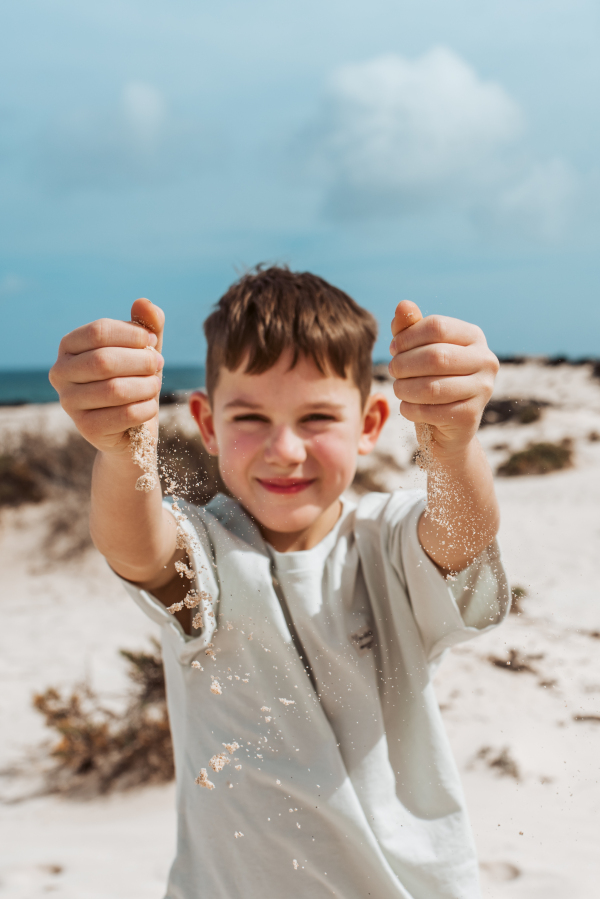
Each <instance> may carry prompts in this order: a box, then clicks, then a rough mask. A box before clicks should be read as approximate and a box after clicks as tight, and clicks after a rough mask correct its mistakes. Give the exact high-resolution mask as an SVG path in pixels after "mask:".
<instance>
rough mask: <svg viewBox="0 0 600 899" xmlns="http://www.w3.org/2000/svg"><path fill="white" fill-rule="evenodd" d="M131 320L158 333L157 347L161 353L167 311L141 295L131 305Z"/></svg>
mask: <svg viewBox="0 0 600 899" xmlns="http://www.w3.org/2000/svg"><path fill="white" fill-rule="evenodd" d="M131 321H132V322H135V323H136V324H138V325H142V327H143V328H146V330H147V331H151V332H152V333H153V334H156V338H157V343H156V346H155V349H157V350H158V352H159V353H160V351H161V350H162V343H163V331H164V327H165V313H164V312H163V311H162V309H161V308H160V306H155V305H154V303H151V302H150V300H147V299H146V298H145V297H140V298H139V299H137V300H136V301H135V302H134V304H133V306H132V307H131Z"/></svg>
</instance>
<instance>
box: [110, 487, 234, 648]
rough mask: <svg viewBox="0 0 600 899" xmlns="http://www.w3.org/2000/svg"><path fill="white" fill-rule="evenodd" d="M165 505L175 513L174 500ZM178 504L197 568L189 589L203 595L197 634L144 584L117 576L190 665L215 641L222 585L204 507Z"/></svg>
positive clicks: (165, 501) (183, 527)
mask: <svg viewBox="0 0 600 899" xmlns="http://www.w3.org/2000/svg"><path fill="white" fill-rule="evenodd" d="M163 506H164V508H166V509H167V511H168V512H170V513H172V507H171V502H170V501H169V500H168V499H165V500H164V501H163ZM178 506H179V509H180V512H181V513H182V518H181V520H180V521H179V525H180V526H181V528H182V529H183V531H184V532H185V534H186V536H187V537H188V538H189V540H188V545H189V546H190V550H189V552H188V557H189V561H190V563H191V566H192V568H193V570H194V579H193V580H190V582H189V583H190V589H195V590H197V591H198V593H200V594H201V595H202V596H203V601H202V602H201V604H200V607H199V610H200V612H201V615H202V628H201V630H200V631H199V633H198V635H193V634H192V635H189V634H186V633H185V631H184V630H183V628H182V627H181V625H180V623H179V621H177V619H176V618H175V617H174V616H173V615H171V613H170V612H168V611H167V609H166V607H165V606H164V605H163V603H162V602H161V601H160V600H159V599H157V598H156V597H155V596H153V595H152V593H149V592H148V591H147V590H142V589H141V587H138V586H137V585H136V584H133V583H132V582H131V581H127V580H125V578H122V577H120V576H119V575H116V576H117V577H118V578H119V580H120V581H121V583H122V584H123V586H124V587H125V589H126V591H127V593H128V594H129V596H130V597H131V598H132V599H133V601H134V602H135V603H136V605H138V606H139V607H140V609H141V610H142V611H143V612H144V614H146V615H147V616H148V617H149V618H151V619H152V621H154V622H155V623H156V624H158V625H159V627H160V628H161V629H162V635H163V638H164V639H166V640H167V641H168V642H169V643H170V645H171V646H172V648H173V649H174V650H175V653H176V655H177V657H178V658H179V661H180V662H181V664H184V665H187V664H189V661H190V660H191V659H192V658H194V657H195V656H196V655H197V653H199V652H201V651H202V650H203V649H205V648H206V647H207V646H208V644H209V643H210V642H211V640H212V637H213V634H214V632H215V630H216V625H217V609H218V600H219V586H218V581H217V577H216V571H215V566H214V563H213V555H214V554H213V549H212V544H211V541H210V537H209V534H208V529H207V528H206V526H205V524H204V513H203V510H202V509H199V508H198V507H197V506H193V505H192V504H191V503H184V502H182V501H181V500H178Z"/></svg>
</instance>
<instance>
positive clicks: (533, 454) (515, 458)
mask: <svg viewBox="0 0 600 899" xmlns="http://www.w3.org/2000/svg"><path fill="white" fill-rule="evenodd" d="M572 465H573V448H572V446H571V443H570V441H569V440H564V441H563V442H562V443H532V444H531V446H529V447H527V449H525V450H521V452H519V453H513V455H512V456H509V458H508V459H507V460H506V462H503V463H502V465H500V466H498V469H497V471H496V474H498V475H501V476H503V477H517V476H520V475H532V474H550V472H553V471H560V470H561V469H563V468H570V467H571V466H572Z"/></svg>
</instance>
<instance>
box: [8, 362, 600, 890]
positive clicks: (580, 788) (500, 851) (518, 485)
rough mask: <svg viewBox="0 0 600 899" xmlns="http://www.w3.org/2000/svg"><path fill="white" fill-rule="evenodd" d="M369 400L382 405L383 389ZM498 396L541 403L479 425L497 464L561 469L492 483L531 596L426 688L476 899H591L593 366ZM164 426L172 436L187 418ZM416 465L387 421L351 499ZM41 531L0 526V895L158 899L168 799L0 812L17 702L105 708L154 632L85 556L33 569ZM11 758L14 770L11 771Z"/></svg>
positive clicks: (46, 411)
mask: <svg viewBox="0 0 600 899" xmlns="http://www.w3.org/2000/svg"><path fill="white" fill-rule="evenodd" d="M377 386H378V388H379V387H380V388H381V389H383V390H384V391H386V392H388V393H389V394H390V396H391V397H392V400H393V396H392V394H391V385H390V384H389V383H387V382H382V383H381V384H378V385H377ZM495 397H496V398H498V399H502V398H519V397H520V398H525V399H534V400H538V401H539V402H541V403H548V404H550V405H548V406H544V407H543V412H542V415H541V417H540V418H539V419H538V420H537V421H534V422H532V423H530V424H519V423H517V422H515V421H509V422H506V423H504V424H494V425H489V426H487V427H485V428H482V430H481V432H480V434H481V440H482V443H483V445H484V447H485V449H486V451H487V452H488V454H489V457H490V460H491V462H492V464H493V465H494V467H497V466H498V465H499V464H501V463H502V462H503V461H504V460H505V459H506V458H507V457H508V456H509V455H510V453H512V452H516V451H519V450H521V449H523V448H524V447H526V446H527V445H528V444H529V443H532V442H541V441H552V442H558V441H562V440H564V439H569V440H571V441H572V444H571V445H572V450H573V458H574V465H573V467H572V468H570V469H565V470H564V471H559V472H556V473H554V474H550V475H544V476H540V475H538V476H525V477H517V478H498V479H497V487H498V492H499V496H500V503H501V508H502V530H501V543H502V548H503V552H504V556H505V560H506V563H507V567H508V571H509V576H510V578H511V582H512V584H513V585H518V586H521V587H523V588H525V589H526V590H527V595H526V596H525V597H524V598H523V599H522V601H521V606H522V611H521V613H520V614H514V615H511V616H510V619H509V621H508V622H507V623H506V624H505V625H504V626H503V627H502V628H501V629H499V630H498V631H497V632H495V633H493V634H490V635H487V636H486V637H483V638H480V639H479V640H477V641H474V642H473V643H472V644H469V645H466V646H461V647H458V648H457V649H456V650H454V651H453V652H452V653H451V654H450V655H449V656H448V657H447V659H446V660H445V662H444V664H443V666H442V667H441V669H440V671H439V673H438V675H437V689H438V693H439V698H440V703H441V706H442V710H443V713H444V717H445V720H446V724H447V728H448V732H449V734H450V739H451V742H452V746H453V750H454V753H455V756H456V759H457V762H458V765H459V768H460V771H461V774H462V777H463V782H464V785H465V790H466V793H467V799H468V804H469V807H470V810H471V816H472V821H473V828H474V832H475V838H476V841H477V844H478V848H479V855H480V861H481V869H482V886H483V895H484V896H485V897H486V899H538V897H539V899H542V897H543V899H554V897H557V899H558V897H560V899H565V897H569V899H579V897H581V899H590V897H592V896H595V895H597V893H598V887H597V883H598V880H599V879H600V861H599V860H598V851H597V828H598V825H597V821H598V814H599V810H600V785H599V783H598V761H597V760H598V757H599V756H600V661H599V660H600V601H599V600H600V579H599V577H598V574H597V563H596V559H597V555H598V545H599V544H598V541H599V538H600V511H599V510H600V440H598V439H596V436H597V435H598V434H600V380H598V379H597V378H594V377H592V370H591V366H579V367H571V366H567V365H563V366H557V367H548V366H544V365H542V364H541V363H535V362H529V363H526V364H524V365H505V366H503V368H502V370H501V372H500V376H499V378H498V384H497V390H496V394H495ZM394 402H395V401H394ZM164 414H165V416H166V417H169V418H170V419H173V418H174V417H175V418H177V419H179V418H181V419H182V420H183V417H184V416H185V411H184V410H181V409H178V408H176V407H168V408H167V409H166V410H165V413H164ZM25 425H26V426H28V427H36V428H41V433H60V431H61V429H64V428H66V427H68V426H69V425H68V420H67V419H66V416H64V414H63V413H62V411H61V410H60V409H59V407H58V406H48V407H26V408H23V409H11V410H6V409H5V410H0V440H2V441H4V443H6V442H7V441H8V442H10V439H11V434H12V435H14V434H15V433H17V432H18V430H19V429H20V428H22V427H23V426H25ZM595 435H596V436H595ZM414 449H415V440H414V433H413V430H412V426H410V425H409V424H408V423H406V422H404V420H403V419H401V417H400V416H399V415H397V414H393V415H392V417H391V420H390V422H389V425H388V426H387V427H386V431H385V433H384V435H383V438H382V441H381V444H380V447H379V449H378V451H377V453H376V454H374V455H373V456H372V457H370V458H368V459H366V460H364V462H363V463H362V465H361V472H362V475H363V477H362V483H363V487H364V486H366V487H367V488H368V487H369V484H371V485H372V484H373V483H374V484H375V485H377V484H379V485H380V486H381V487H382V488H384V487H385V488H388V489H391V488H393V487H400V486H414V485H415V484H417V483H420V482H422V477H423V475H422V474H421V473H420V472H419V471H418V469H417V468H416V467H415V466H414V465H413V464H412V463H411V457H412V455H413V452H414ZM358 486H360V485H358ZM44 515H45V512H44V505H43V504H42V505H38V506H27V507H21V508H19V509H5V510H4V511H3V512H2V515H1V516H0V571H1V572H2V574H1V597H0V602H1V607H2V618H3V627H2V629H1V630H0V683H1V685H2V689H1V690H0V715H1V716H2V720H3V722H6V723H7V724H6V725H5V726H4V727H3V733H4V739H3V740H2V743H1V744H0V768H2V769H3V770H4V774H3V776H2V777H1V778H0V793H1V795H2V796H3V797H4V799H5V801H4V802H3V803H0V845H1V846H2V852H1V862H0V896H2V897H6V899H41V897H42V896H46V895H47V894H48V893H49V892H51V893H52V894H53V895H55V896H57V897H60V899H138V897H139V899H142V897H143V899H160V897H161V896H162V895H163V893H162V890H163V887H164V882H165V878H166V873H167V869H168V865H169V862H170V859H171V856H172V853H173V848H174V836H175V835H174V820H175V818H174V813H173V802H174V791H173V788H172V786H167V787H161V788H147V789H143V790H139V791H134V792H131V793H128V794H123V795H115V796H112V797H109V798H106V799H94V800H90V801H87V802H75V801H72V800H62V799H59V798H57V797H53V796H47V797H45V798H35V799H29V800H24V801H21V802H19V803H17V804H10V802H8V800H10V798H11V797H15V796H19V795H20V796H22V795H24V794H25V793H27V792H31V791H34V790H35V788H36V786H39V774H38V768H39V762H38V761H37V760H36V757H35V753H34V755H33V756H32V755H31V753H32V750H34V749H35V747H37V746H39V744H40V742H41V741H43V740H45V739H47V738H48V734H47V732H45V731H44V728H43V727H42V724H41V719H40V718H39V716H38V715H37V714H36V713H35V712H34V711H33V710H32V709H31V705H30V699H31V695H32V693H33V692H34V691H36V690H41V689H43V688H45V687H47V686H49V685H51V684H52V685H58V686H71V685H72V684H73V683H74V682H76V681H78V680H81V679H82V678H84V677H87V678H89V680H90V681H91V683H92V684H93V685H95V686H96V687H97V688H98V689H99V690H101V691H102V693H103V694H104V695H107V696H109V697H110V696H113V697H118V696H119V694H121V693H122V691H123V689H124V687H125V678H124V669H123V666H122V664H121V663H120V661H119V660H118V657H117V654H116V651H117V649H118V648H119V647H131V648H141V647H142V646H144V645H146V643H147V639H148V637H149V636H150V635H151V634H152V633H153V627H152V625H151V624H150V623H149V622H148V621H147V620H146V619H145V618H144V616H143V615H142V614H141V613H140V612H138V610H137V609H136V608H135V607H134V605H133V604H132V603H131V602H130V601H129V600H128V599H127V597H126V595H125V593H124V592H123V591H122V589H121V587H120V586H119V585H118V583H117V582H116V580H115V579H114V578H113V577H112V575H111V574H110V572H109V571H108V569H107V568H106V565H105V564H104V562H103V560H102V559H101V558H99V557H98V556H97V554H95V553H94V552H93V551H91V552H89V553H87V554H85V555H84V556H82V557H81V558H79V559H77V560H75V561H72V562H70V563H68V564H61V565H54V566H50V567H49V568H48V566H47V564H46V562H45V560H44V558H43V556H42V553H41V552H40V549H39V547H40V543H41V540H42V533H43V529H44V526H45V525H44ZM508 660H510V661H511V663H512V664H511V665H510V666H503V665H502V662H503V661H508ZM15 762H17V763H19V765H20V766H21V768H23V769H24V770H25V774H23V773H21V774H19V775H17V774H16V773H15V772H14V771H13V773H11V766H13V765H14V763H15Z"/></svg>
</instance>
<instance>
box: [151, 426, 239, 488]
mask: <svg viewBox="0 0 600 899" xmlns="http://www.w3.org/2000/svg"><path fill="white" fill-rule="evenodd" d="M158 458H159V468H160V473H161V478H162V482H163V488H164V487H165V485H166V483H165V482H166V480H167V479H168V478H171V479H173V480H174V481H175V483H176V485H177V489H176V493H177V495H178V496H181V497H183V498H184V499H187V500H189V502H191V503H195V504H196V505H199V506H202V505H204V504H205V503H207V502H209V501H210V500H211V499H212V498H213V496H216V494H217V493H227V488H226V487H225V485H224V483H223V481H222V480H221V476H220V474H219V465H218V462H217V459H216V458H215V457H214V456H210V455H209V454H208V453H207V452H206V450H205V449H204V446H203V445H202V441H201V439H200V435H199V434H196V435H194V436H193V437H189V436H187V435H185V434H180V433H179V432H178V431H177V430H176V428H174V427H170V428H165V427H163V428H161V431H160V439H159V442H158Z"/></svg>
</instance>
